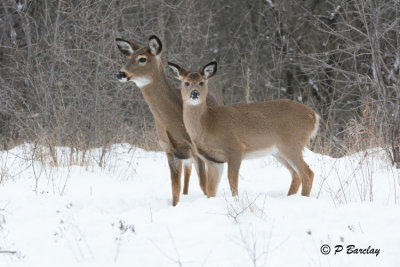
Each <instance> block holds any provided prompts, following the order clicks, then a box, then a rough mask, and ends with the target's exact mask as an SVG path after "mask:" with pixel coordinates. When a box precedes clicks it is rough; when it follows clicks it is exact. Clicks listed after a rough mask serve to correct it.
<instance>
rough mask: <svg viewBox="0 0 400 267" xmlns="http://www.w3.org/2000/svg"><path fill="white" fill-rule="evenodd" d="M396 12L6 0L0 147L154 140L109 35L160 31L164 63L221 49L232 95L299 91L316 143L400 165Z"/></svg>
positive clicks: (310, 3)
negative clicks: (371, 153) (316, 123)
mask: <svg viewBox="0 0 400 267" xmlns="http://www.w3.org/2000/svg"><path fill="white" fill-rule="evenodd" d="M399 15H400V3H399V2H398V1H396V0H382V1H374V0H351V1H344V0H342V1H319V0H303V1H289V0H283V1H273V0H272V1H271V0H264V1H261V0H245V1H239V0H235V1H222V0H218V1H211V0H204V1H194V0H187V1H157V0H149V1H146V0H138V1H117V0H114V1H94V0H83V1H63V0H54V1H51V0H42V1H29V0H22V1H13V0H3V1H2V2H1V4H0V139H1V146H0V147H1V148H2V149H8V148H11V147H13V146H15V145H17V144H19V143H22V142H32V143H39V144H43V145H46V146H48V147H49V148H53V147H54V146H58V145H62V146H69V147H71V148H73V149H79V150H87V149H89V148H92V147H103V148H104V150H106V149H107V147H109V146H110V145H111V144H114V143H118V142H127V143H130V144H134V145H136V146H139V147H143V148H146V149H151V150H156V149H158V145H157V142H156V135H155V131H154V121H153V118H152V116H151V114H150V112H149V110H148V107H147V105H146V103H145V102H144V100H143V97H142V95H141V94H140V91H139V90H138V89H137V88H135V87H134V85H133V84H132V83H130V84H120V83H119V82H118V81H117V79H116V78H115V73H116V72H118V70H119V68H120V66H122V65H123V62H124V60H125V59H124V58H123V57H122V56H121V55H120V53H119V52H118V49H117V47H116V45H115V38H118V37H121V38H124V39H128V40H135V41H137V42H138V43H142V44H145V43H146V41H147V39H148V37H149V36H150V35H151V34H156V35H157V36H158V37H160V39H162V41H163V45H164V48H163V53H162V58H163V61H164V63H166V62H167V61H168V60H169V61H173V62H177V63H180V64H182V63H185V65H187V66H188V67H190V68H194V69H199V68H200V67H201V66H203V65H204V64H205V63H207V62H210V61H211V60H216V61H217V62H218V65H219V66H218V73H217V74H216V76H215V77H214V78H213V79H212V80H211V81H210V85H211V86H215V87H217V88H218V89H219V90H221V91H222V95H223V97H224V101H225V103H226V104H228V105H232V104H238V103H250V102H256V101H262V100H270V99H279V98H287V99H292V100H295V101H298V102H301V103H303V104H305V105H307V106H309V107H311V108H313V109H314V110H315V111H317V113H318V114H319V115H320V116H321V124H320V132H319V135H318V137H317V138H316V140H315V141H314V142H313V143H312V149H313V150H315V151H317V152H320V153H325V154H329V155H331V156H343V155H346V154H348V153H352V152H355V151H361V150H364V149H368V148H372V147H377V146H379V147H382V148H384V149H386V151H387V154H388V156H389V158H390V160H391V161H392V163H393V164H397V167H400V89H399V86H400V52H399V46H400V16H399ZM165 70H166V73H169V74H171V72H170V71H169V70H168V69H167V66H165ZM168 79H169V80H170V82H171V83H173V84H175V85H176V86H178V83H177V82H176V81H174V80H173V78H172V74H171V75H168Z"/></svg>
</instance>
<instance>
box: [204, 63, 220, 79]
mask: <svg viewBox="0 0 400 267" xmlns="http://www.w3.org/2000/svg"><path fill="white" fill-rule="evenodd" d="M216 72H217V62H216V61H213V62H210V63H208V64H207V65H205V66H204V68H203V69H202V70H201V75H203V77H204V78H206V80H208V79H210V78H211V77H212V76H214V75H215V73H216Z"/></svg>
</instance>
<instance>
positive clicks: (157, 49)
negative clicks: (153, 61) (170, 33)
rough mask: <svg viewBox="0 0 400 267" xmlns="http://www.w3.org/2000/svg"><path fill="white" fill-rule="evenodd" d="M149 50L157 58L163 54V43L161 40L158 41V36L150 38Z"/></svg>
mask: <svg viewBox="0 0 400 267" xmlns="http://www.w3.org/2000/svg"><path fill="white" fill-rule="evenodd" d="M149 49H150V52H151V53H152V54H153V55H155V56H157V55H159V54H160V53H161V50H162V43H161V41H160V39H158V37H157V36H155V35H152V36H150V38H149Z"/></svg>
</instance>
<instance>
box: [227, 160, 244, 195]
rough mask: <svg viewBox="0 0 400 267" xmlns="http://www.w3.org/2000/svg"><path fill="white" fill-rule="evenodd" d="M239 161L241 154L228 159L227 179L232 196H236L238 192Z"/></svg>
mask: <svg viewBox="0 0 400 267" xmlns="http://www.w3.org/2000/svg"><path fill="white" fill-rule="evenodd" d="M241 163H242V157H241V156H235V157H231V158H229V159H228V180H229V186H230V187H231V192H232V196H237V195H238V194H239V169H240V164H241Z"/></svg>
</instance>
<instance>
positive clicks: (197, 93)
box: [190, 90, 200, 99]
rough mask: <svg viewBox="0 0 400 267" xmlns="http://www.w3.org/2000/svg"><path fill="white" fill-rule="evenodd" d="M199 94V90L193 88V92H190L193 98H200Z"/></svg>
mask: <svg viewBox="0 0 400 267" xmlns="http://www.w3.org/2000/svg"><path fill="white" fill-rule="evenodd" d="M199 95H200V93H199V91H197V90H193V91H192V92H190V98H191V99H197V98H199Z"/></svg>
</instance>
